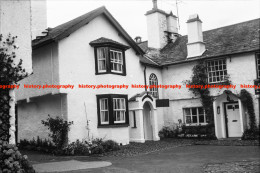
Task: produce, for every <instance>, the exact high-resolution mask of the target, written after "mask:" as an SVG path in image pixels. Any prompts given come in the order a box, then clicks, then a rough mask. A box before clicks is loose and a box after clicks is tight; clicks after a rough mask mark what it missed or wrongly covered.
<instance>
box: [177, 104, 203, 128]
mask: <svg viewBox="0 0 260 173" xmlns="http://www.w3.org/2000/svg"><path fill="white" fill-rule="evenodd" d="M194 108H195V109H196V116H197V123H187V122H186V116H190V117H191V122H192V118H193V116H194V115H192V109H194ZM199 108H202V109H203V107H201V106H199V107H184V108H183V109H182V111H183V120H184V121H183V122H184V124H185V125H186V126H197V125H207V124H208V122H207V115H206V112H205V110H204V109H203V113H204V114H203V115H204V122H203V123H200V122H199V117H200V115H201V114H199ZM185 109H190V115H186V113H185Z"/></svg>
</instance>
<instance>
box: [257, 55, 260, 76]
mask: <svg viewBox="0 0 260 173" xmlns="http://www.w3.org/2000/svg"><path fill="white" fill-rule="evenodd" d="M256 72H257V78H258V79H260V53H256Z"/></svg>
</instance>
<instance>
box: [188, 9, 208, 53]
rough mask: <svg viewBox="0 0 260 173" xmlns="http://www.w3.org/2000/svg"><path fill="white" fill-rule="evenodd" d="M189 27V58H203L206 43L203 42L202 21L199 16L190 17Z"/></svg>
mask: <svg viewBox="0 0 260 173" xmlns="http://www.w3.org/2000/svg"><path fill="white" fill-rule="evenodd" d="M187 26H188V43H187V49H188V58H191V57H196V56H201V55H202V54H203V53H204V52H205V51H206V48H205V43H204V42H203V34H202V21H201V20H200V18H199V15H198V14H193V15H190V17H189V20H188V21H187Z"/></svg>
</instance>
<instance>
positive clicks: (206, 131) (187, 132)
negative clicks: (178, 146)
mask: <svg viewBox="0 0 260 173" xmlns="http://www.w3.org/2000/svg"><path fill="white" fill-rule="evenodd" d="M180 134H182V135H183V137H196V138H205V139H216V136H215V129H214V124H207V125H203V126H202V125H198V126H186V125H183V126H182V130H181V133H180Z"/></svg>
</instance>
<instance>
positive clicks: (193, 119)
mask: <svg viewBox="0 0 260 173" xmlns="http://www.w3.org/2000/svg"><path fill="white" fill-rule="evenodd" d="M183 114H184V122H185V123H186V124H190V125H199V124H203V123H206V122H207V121H206V118H207V117H206V115H205V111H204V109H203V108H202V107H194V108H184V109H183Z"/></svg>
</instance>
